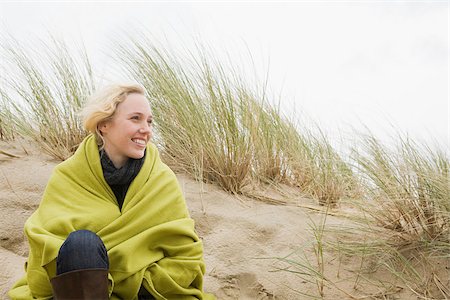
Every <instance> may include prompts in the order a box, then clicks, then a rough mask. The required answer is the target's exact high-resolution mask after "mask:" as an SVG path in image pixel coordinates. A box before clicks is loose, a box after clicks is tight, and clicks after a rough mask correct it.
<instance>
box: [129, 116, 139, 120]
mask: <svg viewBox="0 0 450 300" xmlns="http://www.w3.org/2000/svg"><path fill="white" fill-rule="evenodd" d="M131 119H132V120H139V116H132V117H131Z"/></svg>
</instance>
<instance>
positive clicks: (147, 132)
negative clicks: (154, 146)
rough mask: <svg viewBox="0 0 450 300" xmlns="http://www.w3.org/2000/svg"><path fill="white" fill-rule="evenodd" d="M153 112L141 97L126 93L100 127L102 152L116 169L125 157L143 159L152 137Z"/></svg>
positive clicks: (120, 165)
mask: <svg viewBox="0 0 450 300" xmlns="http://www.w3.org/2000/svg"><path fill="white" fill-rule="evenodd" d="M152 118H153V116H152V112H151V109H150V104H149V103H148V101H147V99H146V98H145V97H144V95H141V94H136V93H133V94H129V95H128V96H127V98H126V99H125V101H123V102H122V103H119V105H117V108H116V111H115V113H114V115H113V117H112V119H111V120H108V121H105V122H102V123H100V124H99V130H100V132H101V133H102V135H103V140H104V149H105V151H106V153H107V154H108V156H109V158H110V159H111V161H112V162H113V164H114V166H115V167H116V168H120V167H122V166H123V165H124V164H125V163H126V161H127V160H128V158H135V159H138V158H142V157H143V156H144V151H145V147H146V145H147V143H148V142H149V140H150V139H151V137H152Z"/></svg>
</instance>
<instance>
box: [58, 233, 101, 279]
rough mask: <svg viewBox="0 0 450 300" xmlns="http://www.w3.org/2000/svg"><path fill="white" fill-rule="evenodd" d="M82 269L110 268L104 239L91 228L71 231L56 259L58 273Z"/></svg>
mask: <svg viewBox="0 0 450 300" xmlns="http://www.w3.org/2000/svg"><path fill="white" fill-rule="evenodd" d="M82 269H106V270H108V269H109V260H108V253H107V252H106V248H105V245H104V244H103V241H102V240H101V238H100V237H99V236H98V235H96V234H95V233H93V232H92V231H89V230H77V231H74V232H71V233H70V234H69V236H68V237H67V239H66V240H65V241H64V243H63V244H62V246H61V248H60V249H59V253H58V258H57V259H56V275H60V274H63V273H67V272H70V271H75V270H82Z"/></svg>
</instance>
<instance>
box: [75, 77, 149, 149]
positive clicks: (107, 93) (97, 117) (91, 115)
mask: <svg viewBox="0 0 450 300" xmlns="http://www.w3.org/2000/svg"><path fill="white" fill-rule="evenodd" d="M135 93H136V94H141V95H145V89H144V88H143V87H142V86H140V85H138V84H128V85H127V84H113V85H109V86H106V87H105V88H103V89H101V90H100V91H98V92H96V93H95V94H93V95H92V96H91V97H89V98H88V100H87V102H86V105H85V107H84V109H83V110H82V111H81V115H82V118H83V127H84V129H86V130H87V131H88V132H90V133H93V134H94V135H95V136H96V139H97V143H98V145H99V146H103V137H102V135H101V133H100V131H99V129H98V125H99V123H101V122H104V121H108V120H110V119H111V118H112V117H113V116H114V113H115V112H116V109H117V105H119V103H122V102H123V101H125V99H126V98H127V96H128V95H129V94H135Z"/></svg>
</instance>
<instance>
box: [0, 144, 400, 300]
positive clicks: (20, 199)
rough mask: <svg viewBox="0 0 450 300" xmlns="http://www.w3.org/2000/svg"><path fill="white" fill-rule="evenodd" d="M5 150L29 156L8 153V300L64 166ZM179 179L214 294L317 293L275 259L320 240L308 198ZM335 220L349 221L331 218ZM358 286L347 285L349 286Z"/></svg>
mask: <svg viewBox="0 0 450 300" xmlns="http://www.w3.org/2000/svg"><path fill="white" fill-rule="evenodd" d="M0 149H2V150H4V151H7V152H9V153H14V154H17V155H19V156H21V157H20V158H12V157H8V156H6V155H1V154H0V178H1V179H0V206H1V207H0V212H1V217H0V263H1V265H2V268H1V271H0V296H1V297H2V298H6V292H7V290H8V289H9V288H10V287H11V285H12V284H13V283H14V281H15V280H16V279H17V278H19V277H20V276H22V274H23V263H24V262H25V260H26V257H27V251H28V249H27V247H28V246H27V243H26V241H25V240H24V237H23V234H22V230H23V224H24V222H25V220H26V219H27V217H28V216H29V215H30V214H31V213H32V212H33V211H34V210H35V209H36V207H37V206H38V203H39V201H40V197H41V195H42V193H43V190H44V188H45V185H46V182H47V180H48V178H49V176H50V173H51V171H52V169H53V168H54V166H55V165H56V164H57V163H58V162H57V161H55V160H52V159H51V158H50V157H48V156H46V155H44V154H42V153H40V152H39V151H38V150H36V149H35V148H33V146H32V145H30V144H27V143H25V142H21V143H16V144H7V143H4V142H3V143H1V144H0ZM24 149H26V150H27V152H28V154H25V153H24ZM178 178H179V181H180V185H181V187H182V189H183V191H184V193H185V196H186V200H187V203H188V207H189V210H190V212H191V216H192V217H193V219H195V221H196V228H197V231H198V234H199V236H200V237H201V238H202V239H203V241H204V251H205V253H204V256H205V260H206V264H207V274H206V276H205V290H206V291H208V292H211V293H214V294H215V295H216V296H217V298H218V299H305V296H302V295H300V294H299V293H297V292H295V291H294V289H295V290H298V291H302V292H305V293H311V294H317V287H316V285H315V284H314V283H307V282H305V281H304V280H301V279H300V278H299V277H298V276H296V275H295V274H293V273H290V272H286V271H277V270H279V268H283V267H286V265H283V264H282V263H281V262H280V261H278V260H277V259H274V257H282V256H286V255H288V254H289V253H292V252H293V251H295V250H296V249H298V248H299V247H300V246H301V245H303V244H305V242H307V241H308V240H311V239H312V236H311V233H310V231H309V225H308V224H309V223H310V222H311V220H314V221H316V222H318V221H319V220H320V218H321V214H319V213H318V212H317V211H315V210H311V209H305V208H304V207H300V206H299V205H297V204H299V203H300V202H301V203H302V205H303V204H305V203H307V202H305V201H307V200H305V199H291V202H290V203H288V204H286V205H271V204H268V203H263V202H260V201H255V200H251V199H248V198H245V197H235V196H231V195H229V194H227V193H225V192H223V191H222V190H220V189H219V188H217V187H216V186H213V185H208V184H199V183H198V182H195V181H194V180H192V179H190V178H189V177H188V176H185V175H178ZM309 204H310V205H312V204H313V203H309ZM327 222H328V223H339V222H342V220H341V219H339V218H338V217H333V216H329V217H328V219H327ZM311 249H312V247H308V248H306V253H307V255H309V257H310V258H311V260H312V261H314V254H313V253H312V250H311ZM347 263H351V262H347ZM338 265H339V263H338V262H337V261H333V260H331V261H330V262H328V263H327V265H326V270H327V272H328V273H329V274H336V273H337V268H338ZM341 273H344V270H343V271H342V272H341ZM351 284H352V282H349V283H348V284H347V283H345V282H343V283H342V284H341V287H342V288H346V287H347V286H351ZM350 289H351V288H350ZM352 292H353V293H356V292H357V291H352ZM325 293H326V296H327V297H326V298H327V299H343V298H344V297H343V294H342V293H340V292H338V291H337V290H336V289H334V288H331V287H327V288H326V289H325ZM405 299H406V298H405Z"/></svg>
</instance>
